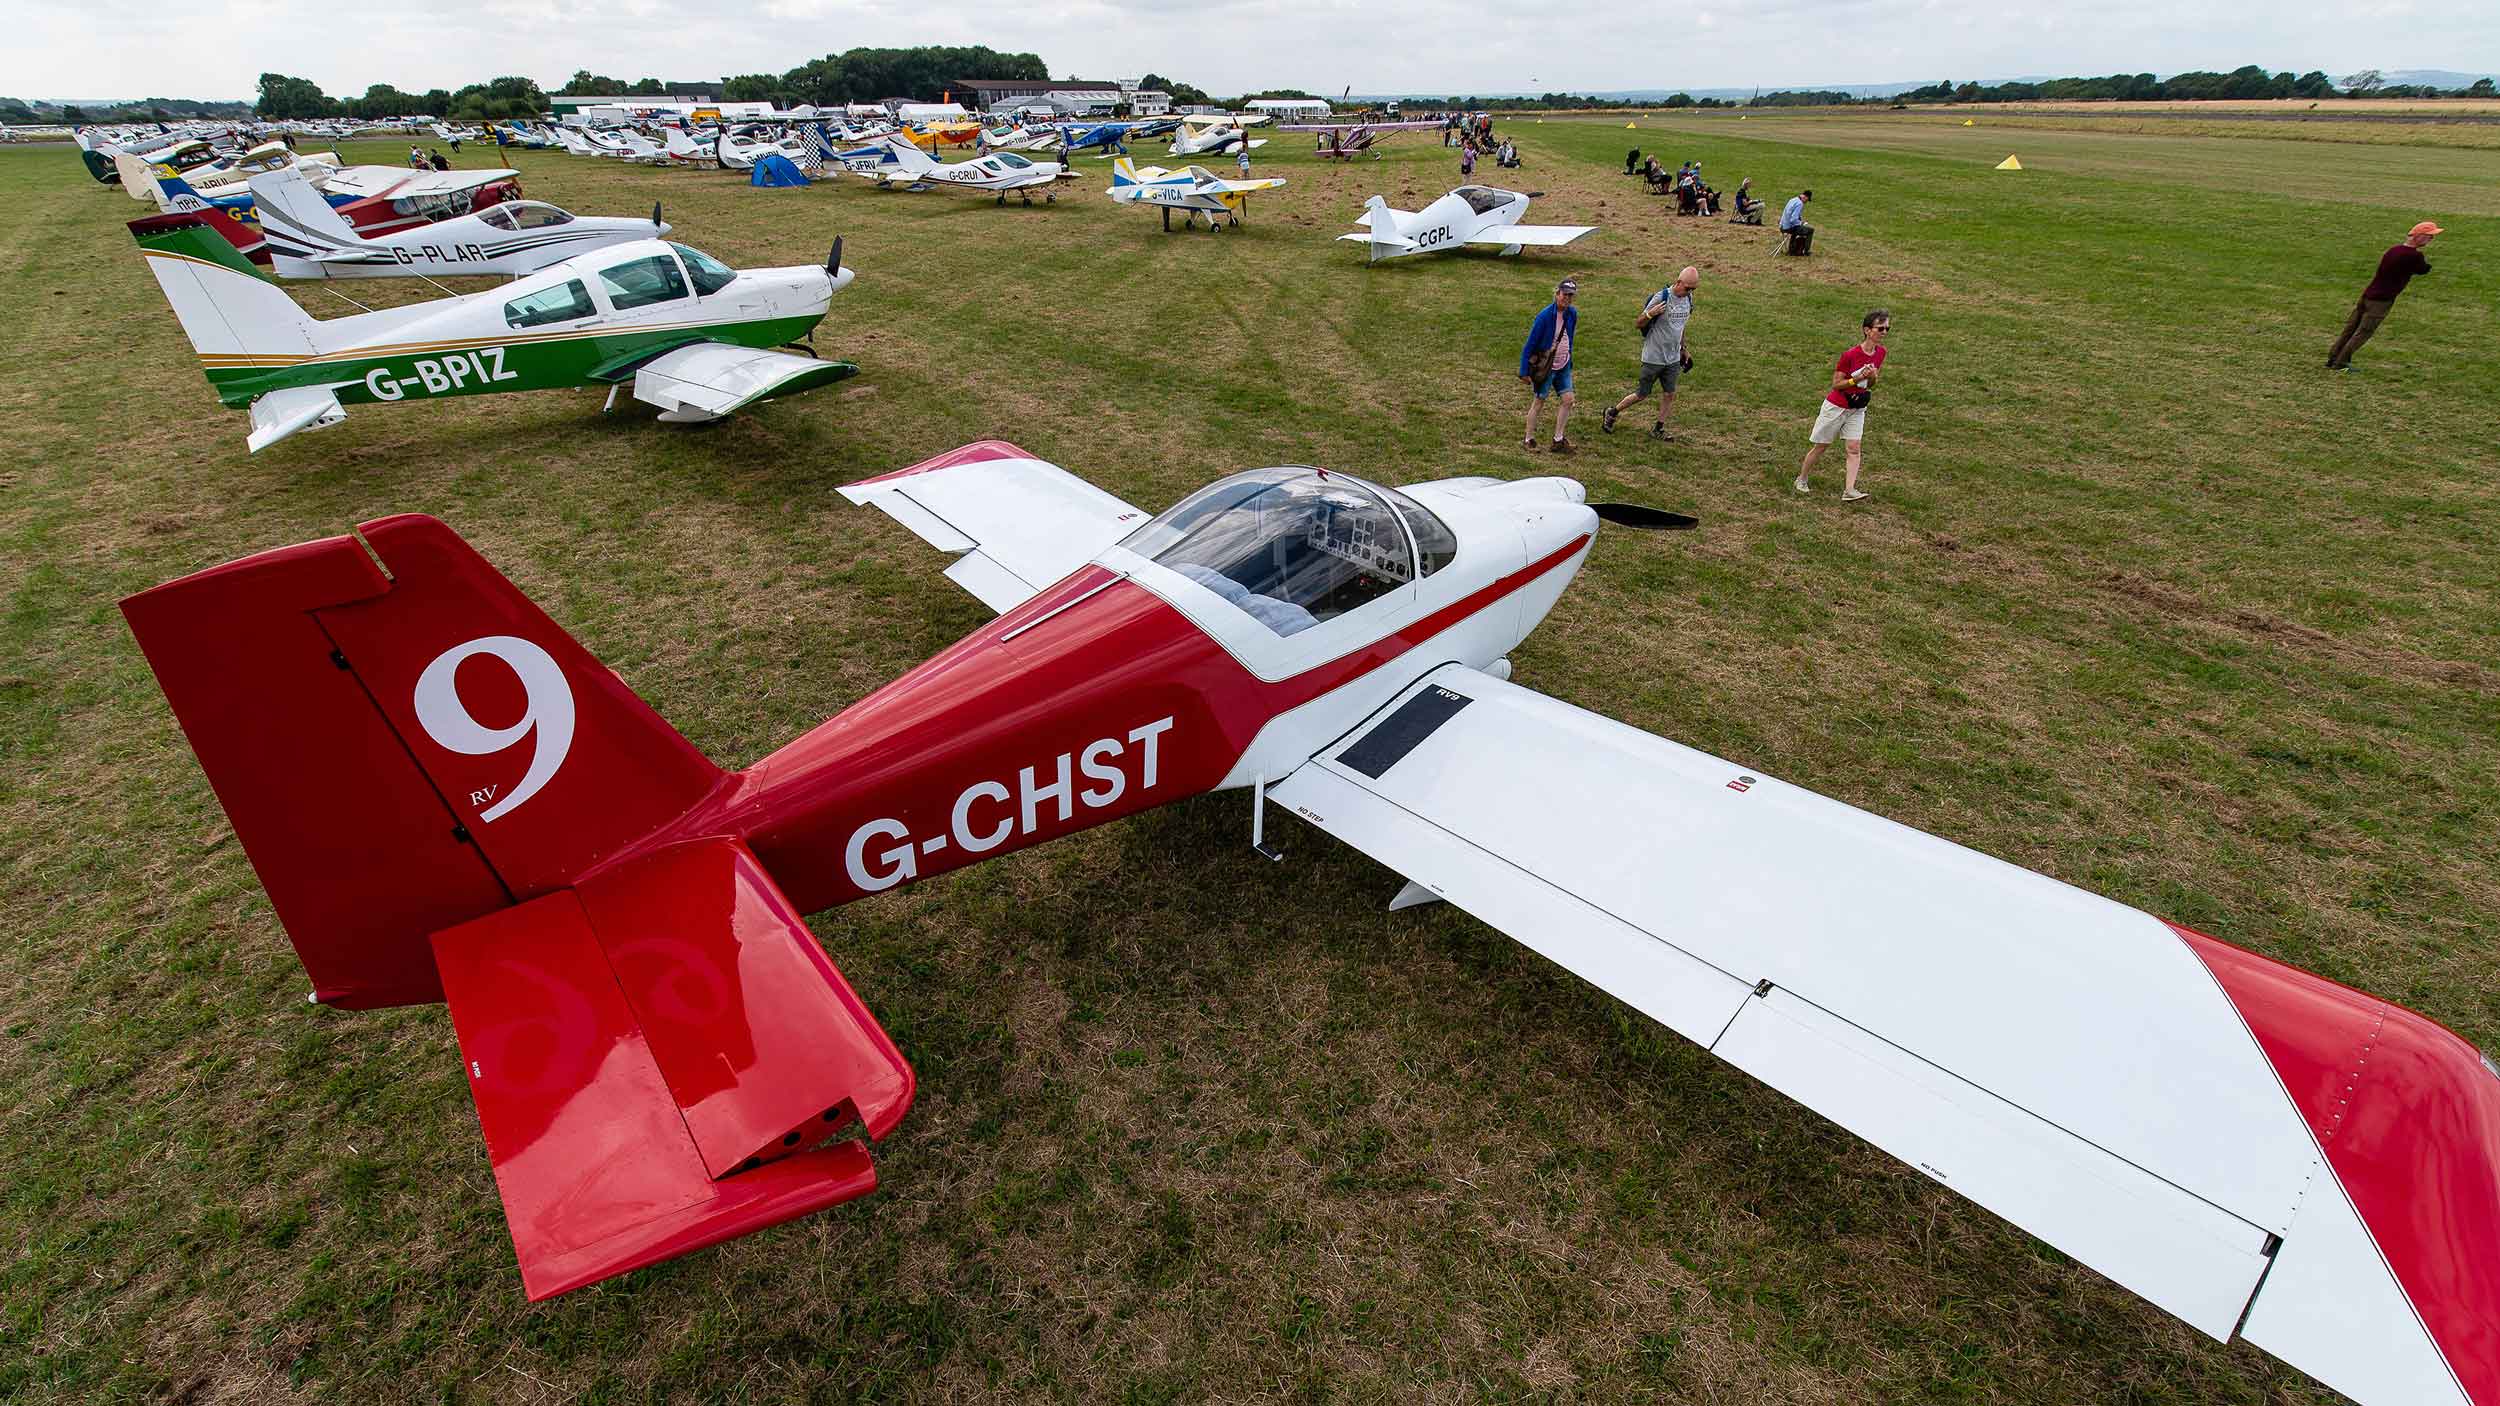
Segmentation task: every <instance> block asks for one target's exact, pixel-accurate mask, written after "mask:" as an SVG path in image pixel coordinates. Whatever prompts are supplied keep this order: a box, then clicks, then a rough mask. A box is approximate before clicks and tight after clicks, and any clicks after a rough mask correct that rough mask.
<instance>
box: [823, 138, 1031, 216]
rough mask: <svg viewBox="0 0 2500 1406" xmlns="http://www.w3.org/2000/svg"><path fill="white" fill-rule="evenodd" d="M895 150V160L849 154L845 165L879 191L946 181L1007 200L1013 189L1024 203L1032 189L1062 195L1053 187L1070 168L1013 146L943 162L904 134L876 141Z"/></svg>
mask: <svg viewBox="0 0 2500 1406" xmlns="http://www.w3.org/2000/svg"><path fill="white" fill-rule="evenodd" d="M872 145H875V146H882V147H883V148H884V149H885V150H887V151H889V152H891V153H893V156H894V160H893V161H891V162H890V163H886V164H883V165H873V166H872V165H868V164H866V163H865V162H864V161H862V162H859V163H856V164H854V163H853V162H852V161H850V160H849V159H848V158H847V157H845V158H844V160H843V166H842V169H844V170H846V171H849V172H850V173H851V174H852V175H854V176H858V177H861V178H862V179H865V180H869V181H873V182H875V183H876V184H877V187H878V188H879V189H881V190H929V189H932V188H933V187H936V186H947V187H950V188H952V189H955V190H979V191H988V192H990V193H992V194H994V195H996V196H997V197H998V203H999V204H1001V205H1004V204H1006V203H1007V197H1008V196H1009V195H1010V194H1013V195H1017V196H1021V197H1022V198H1023V200H1024V203H1025V204H1027V205H1030V204H1032V203H1033V192H1034V191H1036V190H1039V191H1041V192H1042V199H1043V200H1044V201H1054V200H1057V199H1058V198H1059V195H1058V192H1057V191H1056V190H1054V189H1052V187H1053V186H1054V185H1056V184H1057V182H1058V180H1059V176H1060V173H1061V172H1062V171H1064V170H1066V169H1067V168H1066V167H1064V166H1062V165H1060V164H1059V163H1058V162H1056V161H1034V160H1031V159H1029V158H1027V157H1025V156H1022V155H1019V154H1018V153H1016V152H1012V151H993V152H991V153H990V154H988V155H987V156H976V157H974V158H972V159H971V160H970V161H940V160H938V159H936V158H935V157H933V156H931V155H929V153H927V152H925V151H922V150H921V149H920V148H918V147H916V146H913V145H912V144H911V143H910V142H907V141H905V140H903V138H902V137H900V136H892V137H887V138H885V139H884V140H883V141H882V142H877V143H872Z"/></svg>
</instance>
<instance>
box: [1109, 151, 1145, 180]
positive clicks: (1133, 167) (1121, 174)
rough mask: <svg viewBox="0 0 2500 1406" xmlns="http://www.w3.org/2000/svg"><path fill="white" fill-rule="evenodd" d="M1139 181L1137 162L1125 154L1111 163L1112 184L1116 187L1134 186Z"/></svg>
mask: <svg viewBox="0 0 2500 1406" xmlns="http://www.w3.org/2000/svg"><path fill="white" fill-rule="evenodd" d="M1139 183H1140V182H1139V180H1138V176H1137V163H1136V162H1134V161H1131V160H1129V159H1128V158H1127V157H1125V156H1123V157H1121V158H1120V159H1119V160H1117V161H1114V162H1112V163H1111V184H1112V185H1113V186H1114V187H1118V186H1133V185H1137V184H1139Z"/></svg>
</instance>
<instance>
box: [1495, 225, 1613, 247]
mask: <svg viewBox="0 0 2500 1406" xmlns="http://www.w3.org/2000/svg"><path fill="white" fill-rule="evenodd" d="M1595 233H1597V226H1595V225H1495V226H1493V227H1492V228H1490V229H1480V230H1477V231H1476V232H1475V233H1474V234H1471V235H1469V236H1467V242H1468V243H1469V244H1498V245H1501V246H1503V247H1505V248H1507V247H1509V246H1510V245H1513V244H1524V245H1527V246H1529V247H1531V248H1538V249H1554V248H1559V247H1561V246H1562V245H1565V244H1569V243H1570V242H1572V241H1573V240H1575V239H1580V238H1583V237H1585V236H1588V235H1592V234H1595Z"/></svg>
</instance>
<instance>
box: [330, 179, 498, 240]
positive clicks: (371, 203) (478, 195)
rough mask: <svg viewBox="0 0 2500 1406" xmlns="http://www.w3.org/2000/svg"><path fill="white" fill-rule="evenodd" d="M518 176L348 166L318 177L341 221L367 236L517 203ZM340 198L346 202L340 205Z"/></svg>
mask: <svg viewBox="0 0 2500 1406" xmlns="http://www.w3.org/2000/svg"><path fill="white" fill-rule="evenodd" d="M520 175H521V173H520V172H518V171H516V170H513V169H512V168H510V167H508V166H504V167H492V168H479V169H462V170H455V171H403V170H401V169H399V168H398V167H396V166H347V167H342V168H341V169H339V170H338V171H335V172H333V173H331V174H330V175H327V176H324V177H322V179H321V190H322V194H323V195H324V196H327V197H329V199H330V203H331V204H333V205H336V206H338V212H339V218H340V219H343V220H345V221H347V222H348V223H349V224H351V225H354V226H355V227H356V229H357V230H358V232H360V233H362V234H365V235H368V236H371V235H380V234H389V233H391V232H393V231H395V230H403V229H412V228H414V227H416V226H418V225H424V224H431V223H433V222H434V221H436V220H443V219H449V218H450V217H452V216H454V215H465V214H468V213H469V212H470V211H472V210H479V209H483V208H485V207H486V206H489V205H493V204H496V203H498V202H500V201H505V200H518V199H520V198H521V182H520ZM341 196H345V197H347V200H346V201H345V203H341V202H340V200H339V198H338V197H341Z"/></svg>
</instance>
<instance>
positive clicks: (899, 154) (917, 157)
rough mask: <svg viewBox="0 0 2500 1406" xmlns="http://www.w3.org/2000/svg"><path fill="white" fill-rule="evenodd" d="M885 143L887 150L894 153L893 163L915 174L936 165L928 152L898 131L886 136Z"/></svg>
mask: <svg viewBox="0 0 2500 1406" xmlns="http://www.w3.org/2000/svg"><path fill="white" fill-rule="evenodd" d="M885 145H886V149H887V150H888V151H891V152H893V153H894V160H895V163H896V164H897V165H899V166H901V167H902V168H903V169H904V170H905V171H908V172H910V173H911V174H913V175H915V176H917V175H919V174H920V173H921V172H923V171H927V170H930V169H933V168H934V167H935V166H936V165H937V162H936V161H935V160H933V159H931V158H930V156H929V153H927V152H925V151H922V150H921V149H920V147H919V145H918V144H917V143H915V142H913V141H912V140H911V139H910V138H909V137H906V136H903V135H901V134H899V133H898V134H896V135H894V136H891V137H888V138H886V139H885Z"/></svg>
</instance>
